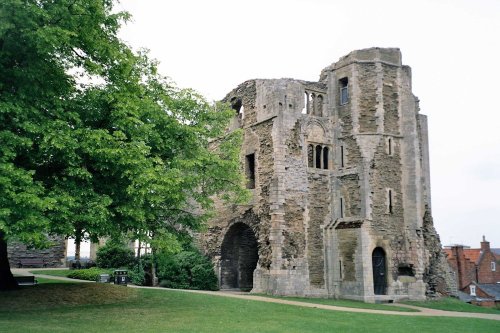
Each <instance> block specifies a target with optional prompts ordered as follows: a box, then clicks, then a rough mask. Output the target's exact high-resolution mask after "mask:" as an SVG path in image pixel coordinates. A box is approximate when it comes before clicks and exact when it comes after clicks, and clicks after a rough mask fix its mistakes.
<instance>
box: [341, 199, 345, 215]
mask: <svg viewBox="0 0 500 333" xmlns="http://www.w3.org/2000/svg"><path fill="white" fill-rule="evenodd" d="M340 217H341V218H343V217H344V198H340Z"/></svg>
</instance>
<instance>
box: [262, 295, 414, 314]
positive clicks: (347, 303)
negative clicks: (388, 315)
mask: <svg viewBox="0 0 500 333" xmlns="http://www.w3.org/2000/svg"><path fill="white" fill-rule="evenodd" d="M252 295H255V296H264V297H270V298H277V299H284V300H289V301H296V302H305V303H312V304H325V305H333V306H343V307H346V308H357V309H374V310H387V311H398V312H418V310H414V309H409V308H404V307H401V306H397V305H384V304H374V303H364V302H360V301H353V300H346V299H331V298H305V297H289V296H286V297H283V296H269V295H265V294H252Z"/></svg>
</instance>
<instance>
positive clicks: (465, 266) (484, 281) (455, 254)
mask: <svg viewBox="0 0 500 333" xmlns="http://www.w3.org/2000/svg"><path fill="white" fill-rule="evenodd" d="M495 250H496V249H495ZM444 251H445V253H446V254H447V260H448V263H449V264H450V267H451V268H452V270H453V271H454V272H455V276H456V279H457V286H458V289H459V290H460V291H463V292H465V293H467V294H469V295H470V296H471V297H472V299H473V301H475V303H481V300H483V301H484V302H486V299H489V300H490V301H491V300H493V303H492V304H494V302H495V298H498V295H497V294H496V291H495V290H497V289H500V255H498V254H495V251H493V250H492V249H491V248H490V242H488V241H486V239H485V237H484V236H483V241H482V242H481V248H476V249H471V248H467V247H465V246H463V245H453V246H448V247H445V249H444ZM471 286H472V287H471ZM471 288H472V290H471ZM488 291H489V292H488ZM497 302H498V301H497ZM483 305H486V303H484V304H483Z"/></svg>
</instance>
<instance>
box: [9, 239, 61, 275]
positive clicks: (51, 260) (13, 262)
mask: <svg viewBox="0 0 500 333" xmlns="http://www.w3.org/2000/svg"><path fill="white" fill-rule="evenodd" d="M50 240H51V242H52V244H53V245H52V246H51V247H49V248H47V249H43V250H39V249H29V248H28V247H27V246H26V245H24V244H23V243H20V242H9V243H8V245H7V251H8V255H9V263H10V266H11V267H18V265H19V263H20V262H21V259H37V260H40V261H43V262H44V263H45V265H46V266H47V267H62V266H64V265H65V262H66V243H65V240H64V238H62V237H59V236H53V237H50Z"/></svg>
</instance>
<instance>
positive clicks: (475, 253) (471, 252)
mask: <svg viewBox="0 0 500 333" xmlns="http://www.w3.org/2000/svg"><path fill="white" fill-rule="evenodd" d="M464 255H465V257H466V258H467V259H469V260H470V261H472V262H473V263H476V264H479V258H480V257H481V249H464Z"/></svg>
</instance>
